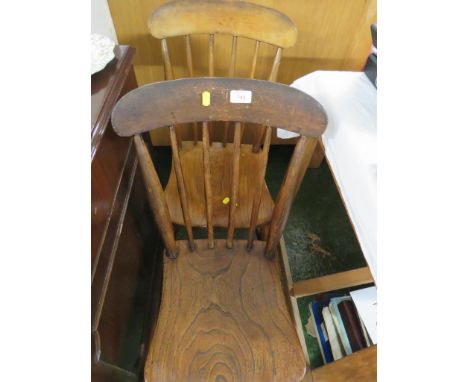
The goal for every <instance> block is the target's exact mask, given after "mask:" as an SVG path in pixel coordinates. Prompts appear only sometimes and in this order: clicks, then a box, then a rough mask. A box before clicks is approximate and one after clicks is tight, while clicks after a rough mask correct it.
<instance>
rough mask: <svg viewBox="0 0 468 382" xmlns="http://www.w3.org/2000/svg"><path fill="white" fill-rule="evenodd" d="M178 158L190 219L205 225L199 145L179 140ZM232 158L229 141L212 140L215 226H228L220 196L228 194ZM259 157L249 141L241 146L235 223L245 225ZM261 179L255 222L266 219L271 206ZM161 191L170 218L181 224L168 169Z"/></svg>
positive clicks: (174, 185)
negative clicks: (260, 192) (163, 192)
mask: <svg viewBox="0 0 468 382" xmlns="http://www.w3.org/2000/svg"><path fill="white" fill-rule="evenodd" d="M180 159H181V164H182V169H183V172H184V179H185V186H186V190H187V198H188V202H189V205H190V220H191V222H192V224H193V225H194V226H196V227H206V226H207V222H206V211H205V197H204V182H203V179H204V178H203V149H202V145H195V146H194V145H193V142H182V149H181V151H180ZM232 159H233V145H232V144H227V145H226V147H224V148H223V146H222V143H221V142H215V143H213V144H212V145H211V146H210V162H211V166H210V169H211V179H212V182H211V187H212V209H213V212H212V214H213V225H214V226H215V227H227V226H228V216H229V206H230V202H229V203H226V204H224V203H223V200H224V199H225V198H226V197H229V196H230V195H231V177H232V171H231V167H232ZM261 159H262V157H261V154H260V153H258V154H255V153H252V146H251V145H242V146H241V154H240V181H239V199H238V202H237V204H238V206H237V208H236V212H235V213H236V215H235V216H236V217H235V223H236V227H241V228H248V227H249V223H250V215H251V209H252V203H253V199H254V194H255V192H256V189H255V188H254V187H253V185H255V184H256V183H258V181H256V179H257V177H258V174H259V173H260V172H261V170H262V167H263V166H262V165H263V163H262V161H261ZM262 180H263V195H262V202H261V205H260V211H259V218H258V221H257V225H261V224H264V223H266V222H268V221H270V219H271V213H272V211H273V207H274V203H273V200H272V199H271V196H270V193H269V192H268V188H267V186H266V183H265V180H264V179H262ZM165 195H166V200H167V204H168V206H169V211H170V213H171V219H172V221H173V222H174V223H175V224H179V225H183V224H184V219H183V214H182V209H181V205H180V199H179V191H178V188H177V181H176V176H175V173H174V172H171V175H170V177H169V182H168V184H167V187H166V190H165Z"/></svg>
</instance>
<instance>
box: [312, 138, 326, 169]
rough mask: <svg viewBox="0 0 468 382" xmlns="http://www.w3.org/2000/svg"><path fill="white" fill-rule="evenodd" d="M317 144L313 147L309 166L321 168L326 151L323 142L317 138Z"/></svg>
mask: <svg viewBox="0 0 468 382" xmlns="http://www.w3.org/2000/svg"><path fill="white" fill-rule="evenodd" d="M316 142H317V143H316V145H315V147H314V148H313V149H312V150H313V153H312V159H311V160H310V162H309V166H308V167H309V168H319V167H320V165H321V164H322V162H323V158H324V157H325V151H324V150H323V146H322V142H320V141H319V140H318V139H316Z"/></svg>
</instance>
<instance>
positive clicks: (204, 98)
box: [202, 90, 211, 106]
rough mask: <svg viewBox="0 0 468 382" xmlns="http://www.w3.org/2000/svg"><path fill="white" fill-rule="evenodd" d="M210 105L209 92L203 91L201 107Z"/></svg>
mask: <svg viewBox="0 0 468 382" xmlns="http://www.w3.org/2000/svg"><path fill="white" fill-rule="evenodd" d="M210 103H211V94H210V92H209V91H207V90H205V91H204V92H203V93H202V105H203V106H210Z"/></svg>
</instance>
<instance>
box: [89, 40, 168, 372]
mask: <svg viewBox="0 0 468 382" xmlns="http://www.w3.org/2000/svg"><path fill="white" fill-rule="evenodd" d="M134 53H135V50H134V49H133V48H130V47H128V46H116V48H115V54H116V58H115V59H114V60H113V61H112V62H111V63H109V64H108V65H107V67H106V68H105V69H104V70H103V71H101V72H99V73H96V74H94V75H93V76H92V77H91V178H92V179H91V222H92V224H91V280H92V281H91V313H92V317H91V320H92V321H91V324H92V334H91V341H92V380H93V381H134V380H139V376H140V372H141V367H142V365H143V360H144V357H145V353H146V350H147V349H146V344H147V340H148V337H149V334H150V333H149V332H150V330H151V327H152V324H153V322H154V318H155V315H156V312H157V308H158V293H156V292H155V291H157V290H158V288H159V286H158V280H161V277H160V272H161V257H160V253H161V251H160V250H159V243H160V240H159V237H158V234H157V230H156V227H155V225H154V222H153V218H152V215H151V211H150V207H149V204H148V201H147V197H146V192H145V189H144V184H143V180H142V175H141V172H140V169H139V166H138V161H137V159H136V153H135V147H134V145H133V143H132V141H131V139H129V138H122V137H119V136H117V135H116V134H115V133H114V131H113V129H112V126H110V115H111V112H112V108H113V106H114V105H115V103H116V102H117V101H118V99H119V98H120V97H122V96H123V95H124V94H126V93H127V92H129V91H130V90H132V89H134V88H136V87H137V83H136V79H135V73H134V71H133V66H132V60H133V56H134Z"/></svg>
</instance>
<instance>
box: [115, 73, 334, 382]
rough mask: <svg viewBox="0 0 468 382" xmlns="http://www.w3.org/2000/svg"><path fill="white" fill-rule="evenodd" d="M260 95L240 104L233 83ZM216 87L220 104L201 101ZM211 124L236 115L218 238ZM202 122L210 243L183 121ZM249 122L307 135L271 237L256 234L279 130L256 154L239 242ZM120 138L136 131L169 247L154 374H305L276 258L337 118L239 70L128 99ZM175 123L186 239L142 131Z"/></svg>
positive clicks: (286, 377)
mask: <svg viewBox="0 0 468 382" xmlns="http://www.w3.org/2000/svg"><path fill="white" fill-rule="evenodd" d="M236 89H244V90H249V91H251V92H252V101H251V103H248V104H236V103H231V102H230V97H229V94H230V92H231V91H232V90H236ZM207 90H208V91H209V92H210V94H211V103H210V105H209V106H204V105H202V102H201V100H202V93H203V92H204V91H207ZM210 121H227V122H234V123H235V127H234V143H233V144H232V156H231V158H230V159H231V161H230V166H229V168H228V170H229V171H230V172H231V176H230V177H229V180H230V183H229V184H228V185H227V190H229V197H230V201H231V202H230V203H229V211H228V221H227V235H226V239H222V240H215V239H214V237H213V216H214V213H213V211H214V208H213V204H214V201H215V199H214V197H213V195H214V193H213V191H212V189H213V184H214V183H216V182H220V181H223V179H218V178H215V177H214V176H213V172H212V168H213V166H212V159H213V158H214V155H213V152H214V151H216V148H214V147H212V146H211V145H210V142H209V135H208V123H209V122H210ZM192 122H201V123H202V148H203V149H202V155H201V156H202V159H203V164H202V166H203V182H202V184H203V187H202V188H200V189H199V190H198V191H199V193H201V194H202V195H204V198H203V199H204V201H205V202H204V211H205V219H204V220H205V222H206V225H207V239H206V240H195V239H194V237H193V233H192V221H191V214H190V213H189V211H190V209H191V200H190V199H189V198H187V192H186V190H187V188H188V187H187V184H188V183H189V182H192V177H193V176H194V173H191V172H189V171H186V169H185V168H184V167H183V164H182V162H181V160H180V151H181V146H180V144H179V142H178V139H177V136H176V131H175V127H174V126H175V124H176V123H192ZM241 123H256V124H260V125H267V126H273V127H281V128H283V129H287V130H290V131H295V132H298V133H300V134H301V135H302V136H301V138H300V139H299V140H298V143H297V144H296V148H295V150H294V153H293V155H292V158H291V161H290V164H289V167H288V170H287V172H286V175H285V177H284V180H283V183H282V186H281V189H280V191H279V193H278V196H277V199H276V203H275V204H274V208H273V212H272V217H271V220H270V225H269V227H270V228H269V232H268V236H267V238H266V241H259V240H256V239H255V229H256V227H257V226H258V223H259V219H258V217H259V211H260V203H261V198H262V195H263V192H264V188H263V183H264V175H265V168H266V165H267V160H266V158H267V154H268V149H269V139H270V137H271V128H270V127H267V129H266V142H265V144H264V145H263V148H262V149H261V151H260V152H259V153H257V154H256V155H259V156H261V158H264V159H262V160H261V163H262V166H261V167H260V168H259V169H258V171H257V172H256V173H255V174H254V175H253V176H252V178H251V179H252V182H251V184H249V185H246V186H244V187H250V188H251V190H252V192H251V194H250V195H251V200H250V201H248V202H247V201H246V206H244V208H246V209H247V210H248V211H249V216H250V219H249V234H248V240H234V233H235V229H236V219H237V217H238V216H239V215H238V214H237V213H236V211H237V210H238V209H239V208H240V206H239V205H238V201H239V197H238V196H239V191H240V179H241V178H240V173H241V169H240V167H241V165H242V161H241V156H242V146H241V140H240V138H241ZM112 124H113V127H114V129H115V131H116V132H117V133H118V134H119V135H121V136H134V142H135V146H136V151H137V156H138V160H139V163H140V166H141V169H142V172H143V176H144V180H145V184H146V188H147V191H148V195H149V199H150V203H151V207H152V210H153V214H154V218H155V221H156V223H157V226H158V228H159V231H160V233H161V236H162V239H163V241H164V244H165V253H166V255H167V256H166V257H165V259H164V272H163V273H164V279H163V296H162V307H161V312H160V315H159V317H158V320H157V325H156V328H155V331H154V335H153V339H152V342H151V347H150V350H149V354H148V357H147V361H146V366H145V379H146V381H147V382H152V381H158V382H163V381H195V380H197V381H198V380H203V381H300V380H301V379H302V378H303V377H304V374H305V371H306V361H305V358H304V355H303V353H302V349H301V345H300V344H299V340H298V337H297V334H296V331H295V327H294V324H293V322H292V319H291V317H290V316H289V312H288V308H287V304H286V298H285V296H284V294H283V293H282V284H281V281H280V274H279V272H278V268H277V266H276V263H275V262H274V261H272V259H273V257H274V255H275V253H276V252H277V249H278V244H279V242H280V240H281V237H282V232H283V229H284V227H285V225H286V222H287V219H288V215H289V211H290V208H291V205H292V202H293V200H294V197H295V194H296V192H297V189H298V187H299V186H300V184H301V182H302V178H303V176H304V173H305V170H306V168H307V164H308V163H309V161H310V155H311V151H310V146H311V144H314V142H315V140H314V138H317V137H319V136H320V135H321V134H322V132H323V131H324V130H325V128H326V125H327V118H326V115H325V112H324V110H323V108H322V107H321V106H320V104H318V102H316V101H315V100H314V99H313V98H312V97H310V96H308V95H306V94H305V93H302V92H301V91H299V90H297V89H293V88H291V87H289V86H285V85H280V84H275V83H272V82H267V81H258V80H252V79H239V78H188V79H180V80H173V81H165V82H160V83H155V84H150V85H147V86H145V87H142V88H140V89H136V90H133V91H132V92H130V93H129V94H128V95H127V96H125V97H124V98H123V99H121V100H120V101H119V102H118V103H117V105H116V107H115V108H114V111H113V114H112ZM166 126H169V129H170V132H171V134H170V136H171V144H172V148H173V151H174V154H173V162H174V165H173V166H174V170H175V173H176V179H177V186H178V190H179V199H180V205H181V209H182V215H183V219H184V223H185V229H186V231H187V237H188V240H179V241H176V240H175V236H174V230H173V227H172V222H171V216H170V211H169V208H168V205H167V202H166V197H165V194H164V191H163V189H162V186H161V183H160V181H159V178H158V176H157V173H156V170H155V168H154V165H153V162H152V160H151V156H150V153H149V151H148V148H147V146H146V144H145V142H144V141H143V139H142V137H141V134H142V133H144V132H147V131H149V130H150V129H158V128H162V127H166Z"/></svg>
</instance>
